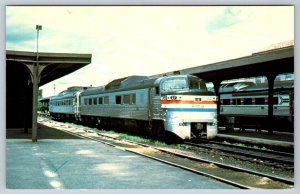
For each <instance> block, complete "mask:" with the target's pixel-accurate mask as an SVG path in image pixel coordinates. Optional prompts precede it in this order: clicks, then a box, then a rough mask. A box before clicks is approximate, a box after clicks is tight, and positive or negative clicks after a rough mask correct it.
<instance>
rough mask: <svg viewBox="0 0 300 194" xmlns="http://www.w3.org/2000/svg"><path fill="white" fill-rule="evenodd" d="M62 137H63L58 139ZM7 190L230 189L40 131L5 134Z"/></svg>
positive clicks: (44, 129)
mask: <svg viewBox="0 0 300 194" xmlns="http://www.w3.org/2000/svg"><path fill="white" fill-rule="evenodd" d="M62 137H63V138H62ZM6 187H7V189H233V188H234V187H232V186H230V185H227V184H225V183H222V182H219V181H216V180H214V179H210V178H207V177H204V176H200V175H197V174H194V173H192V172H188V171H185V170H183V169H180V168H176V167H173V166H170V165H167V164H164V163H161V162H158V161H155V160H152V159H149V158H145V157H143V156H140V155H137V154H134V153H131V152H127V151H124V150H122V149H118V148H115V147H111V146H108V145H105V144H101V143H98V142H95V141H92V140H87V139H79V138H77V137H74V136H72V135H69V134H66V133H64V132H61V131H58V130H55V129H51V128H47V127H42V128H39V129H38V142H37V143H32V141H31V134H30V133H29V134H24V133H23V131H22V130H16V129H11V130H7V139H6Z"/></svg>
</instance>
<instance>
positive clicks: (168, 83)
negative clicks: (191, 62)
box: [161, 77, 188, 92]
mask: <svg viewBox="0 0 300 194" xmlns="http://www.w3.org/2000/svg"><path fill="white" fill-rule="evenodd" d="M187 88H188V86H187V80H186V78H183V77H181V78H172V79H167V80H165V81H164V82H163V83H162V85H161V90H162V92H169V91H174V90H182V89H187Z"/></svg>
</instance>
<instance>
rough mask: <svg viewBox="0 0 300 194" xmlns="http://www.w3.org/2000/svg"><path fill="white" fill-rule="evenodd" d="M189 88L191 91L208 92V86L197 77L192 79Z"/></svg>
mask: <svg viewBox="0 0 300 194" xmlns="http://www.w3.org/2000/svg"><path fill="white" fill-rule="evenodd" d="M189 88H190V89H201V90H207V87H206V84H205V82H204V81H201V80H199V79H198V78H196V77H190V79H189Z"/></svg>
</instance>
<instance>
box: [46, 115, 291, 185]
mask: <svg viewBox="0 0 300 194" xmlns="http://www.w3.org/2000/svg"><path fill="white" fill-rule="evenodd" d="M44 120H47V119H44ZM51 122H52V124H51V125H50V126H49V125H48V124H47V122H40V124H43V125H46V126H48V127H54V128H56V129H58V130H62V131H64V132H66V133H70V134H72V135H75V136H79V137H82V138H88V139H91V140H94V141H97V142H101V143H104V144H107V145H110V146H114V147H116V148H119V149H122V150H126V151H129V152H134V153H136V154H140V155H143V156H145V157H148V158H152V159H154V160H158V161H160V162H164V163H167V164H169V165H173V166H176V167H179V168H182V169H185V170H188V171H191V172H194V173H197V174H200V175H203V176H207V177H210V178H212V179H216V180H219V181H221V182H224V183H227V184H230V185H233V186H235V187H237V188H242V189H250V188H271V189H279V188H280V189H282V188H284V189H286V188H293V186H294V181H293V180H290V179H285V178H281V177H276V176H270V175H267V174H263V173H257V172H254V171H249V170H246V169H243V168H238V167H234V166H230V165H225V164H222V163H218V162H214V161H210V160H204V159H201V158H197V157H193V156H189V155H185V154H183V153H177V152H174V151H170V150H169V149H167V148H158V147H155V146H150V145H147V144H142V143H138V142H133V141H129V140H124V139H120V138H118V137H112V136H110V135H105V134H102V133H100V132H97V131H94V130H91V129H89V128H84V129H82V128H81V127H74V125H72V126H69V125H68V124H65V123H59V122H54V121H51Z"/></svg>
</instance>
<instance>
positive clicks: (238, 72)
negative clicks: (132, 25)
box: [151, 46, 294, 82]
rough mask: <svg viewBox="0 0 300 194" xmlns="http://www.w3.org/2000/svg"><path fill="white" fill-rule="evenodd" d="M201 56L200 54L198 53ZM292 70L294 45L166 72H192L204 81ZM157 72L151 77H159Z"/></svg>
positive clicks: (265, 74)
mask: <svg viewBox="0 0 300 194" xmlns="http://www.w3.org/2000/svg"><path fill="white" fill-rule="evenodd" d="M199 57H201V54H199ZM293 72H294V46H289V47H285V48H279V49H273V50H269V51H263V52H258V53H253V54H252V55H249V56H245V57H241V58H236V59H232V60H228V61H222V62H217V63H212V64H207V65H201V66H197V67H192V68H187V69H182V70H177V71H175V72H167V73H164V74H165V75H171V74H174V73H177V74H178V73H180V74H193V75H196V76H199V77H200V78H202V79H205V80H206V81H212V82H214V81H223V80H229V79H237V78H246V77H256V76H268V75H269V74H274V75H277V74H281V73H293ZM164 74H159V75H155V76H151V77H160V76H162V75H164Z"/></svg>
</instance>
